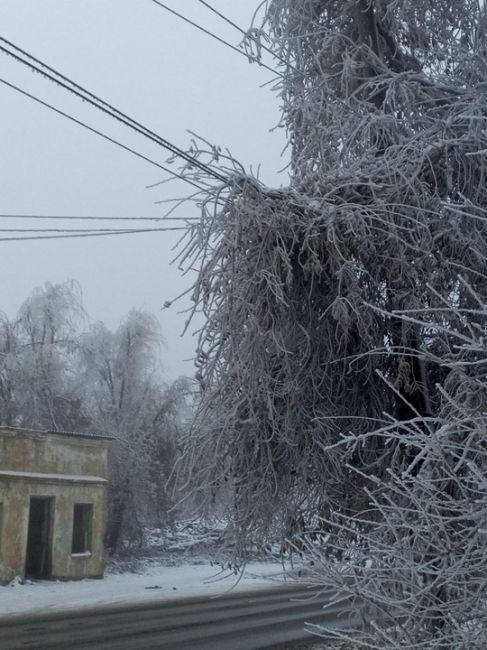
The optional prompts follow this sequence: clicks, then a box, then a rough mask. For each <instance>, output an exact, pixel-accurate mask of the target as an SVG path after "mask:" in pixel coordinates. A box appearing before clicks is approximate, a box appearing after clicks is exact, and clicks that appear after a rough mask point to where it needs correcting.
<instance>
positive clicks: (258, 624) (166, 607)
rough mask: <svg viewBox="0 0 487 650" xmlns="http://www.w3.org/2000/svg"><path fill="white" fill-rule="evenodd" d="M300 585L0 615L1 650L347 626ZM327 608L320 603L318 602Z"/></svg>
mask: <svg viewBox="0 0 487 650" xmlns="http://www.w3.org/2000/svg"><path fill="white" fill-rule="evenodd" d="M336 600H337V599H334V598H332V596H331V594H330V592H328V593H326V592H323V593H320V594H318V595H317V593H316V590H314V591H313V590H312V589H309V588H307V587H305V586H296V585H295V586H293V587H287V586H286V587H274V588H272V589H260V590H258V591H252V592H249V591H247V592H240V593H231V592H230V593H229V594H228V593H227V594H225V595H222V596H218V597H208V596H206V597H198V598H189V599H188V598H186V599H181V600H169V601H160V602H151V603H144V604H141V603H137V604H134V605H126V604H124V605H123V606H120V605H117V606H114V605H107V606H103V607H97V608H96V609H82V610H80V611H77V612H76V611H74V612H73V611H65V612H57V613H49V614H36V615H32V614H29V615H18V616H12V617H10V618H7V617H5V618H3V619H0V650H26V649H30V650H88V649H89V650H159V649H161V650H256V649H257V648H272V647H273V646H275V647H279V646H280V647H282V645H283V644H291V643H293V642H296V643H298V642H302V641H311V640H312V639H313V638H314V637H313V636H312V635H311V634H310V633H309V632H307V631H306V630H305V625H304V624H305V622H309V623H314V624H320V623H323V624H325V625H330V626H333V627H336V626H340V627H346V626H347V615H343V614H342V611H343V609H344V603H343V601H341V602H334V601H336ZM325 605H326V608H325V609H324V606H325Z"/></svg>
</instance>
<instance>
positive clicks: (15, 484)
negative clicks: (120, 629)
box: [0, 428, 109, 583]
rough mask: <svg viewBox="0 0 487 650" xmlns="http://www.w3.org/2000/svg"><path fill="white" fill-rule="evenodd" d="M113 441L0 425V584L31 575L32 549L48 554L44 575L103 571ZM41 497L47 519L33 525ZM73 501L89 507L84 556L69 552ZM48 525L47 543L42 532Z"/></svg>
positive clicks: (78, 576) (72, 575) (65, 576)
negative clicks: (33, 504)
mask: <svg viewBox="0 0 487 650" xmlns="http://www.w3.org/2000/svg"><path fill="white" fill-rule="evenodd" d="M108 442H109V441H108V439H103V438H95V437H90V436H83V435H74V434H65V435H64V434H61V433H55V434H54V433H48V432H40V431H25V430H23V431H19V430H12V429H2V428H0V504H1V512H2V515H1V517H0V583H7V582H9V581H10V580H12V579H13V578H14V577H15V576H21V577H25V576H26V567H27V566H31V565H32V564H34V565H35V564H36V559H37V558H36V557H30V558H28V554H29V553H30V555H31V556H32V555H34V556H35V554H36V553H37V554H41V553H47V554H48V559H49V562H48V565H49V569H48V572H47V573H46V574H45V575H44V574H43V576H42V577H47V578H52V579H62V580H70V579H81V578H87V577H90V578H97V577H102V576H103V569H104V548H103V538H104V534H105V525H106V476H107V445H108ZM39 497H43V498H49V499H50V501H49V504H50V506H49V512H50V516H49V521H48V522H47V523H45V522H42V523H35V522H34V523H33V522H32V514H30V512H31V500H32V499H33V498H34V499H35V498H39ZM75 504H86V505H87V506H88V507H89V506H91V508H90V510H89V512H90V521H89V530H87V531H85V533H84V537H83V543H84V544H86V548H85V549H83V552H82V553H73V552H72V545H73V530H74V517H75V507H74V506H75ZM83 523H84V524H86V522H83ZM44 525H46V526H47V528H43V529H42V530H44V532H45V533H46V535H44V537H46V539H47V541H45V539H44V537H42V535H41V533H39V532H38V530H40V529H41V528H42V526H44ZM36 526H37V528H36ZM85 527H86V528H88V526H85ZM29 539H30V545H29V544H28V540H29ZM28 548H29V551H28ZM32 549H34V550H32Z"/></svg>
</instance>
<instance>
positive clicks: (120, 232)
mask: <svg viewBox="0 0 487 650" xmlns="http://www.w3.org/2000/svg"><path fill="white" fill-rule="evenodd" d="M167 230H187V229H186V228H183V227H179V228H140V229H137V230H135V229H131V230H114V231H110V232H82V233H66V234H60V235H32V236H31V235H28V236H26V237H0V242H2V241H33V240H38V239H75V238H79V237H113V236H117V235H133V234H135V233H147V232H165V231H167Z"/></svg>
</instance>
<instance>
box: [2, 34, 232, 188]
mask: <svg viewBox="0 0 487 650" xmlns="http://www.w3.org/2000/svg"><path fill="white" fill-rule="evenodd" d="M0 41H2V42H3V43H5V44H7V45H8V46H9V47H10V48H13V49H14V50H16V52H20V53H21V54H22V55H23V56H25V57H27V59H30V60H26V59H25V58H23V57H22V56H20V55H19V54H17V53H16V52H12V51H11V50H9V49H8V48H7V47H5V46H4V45H0V51H2V52H4V54H7V55H8V56H10V57H12V58H13V59H15V60H16V61H17V62H19V63H21V64H23V65H25V66H27V67H29V68H30V69H31V70H33V71H35V72H38V73H39V74H41V75H42V76H43V77H45V78H46V79H49V80H50V81H52V82H54V83H55V84H57V85H58V86H61V87H62V88H64V89H65V90H67V91H68V92H70V93H72V94H74V95H76V96H77V97H79V98H81V99H82V100H83V101H86V102H88V103H89V104H91V105H92V106H94V107H95V108H97V109H98V110H100V111H102V112H104V113H105V114H107V115H109V116H111V117H113V118H114V119H116V120H118V121H119V122H121V123H122V124H125V125H126V126H128V127H129V128H131V129H133V130H134V131H136V132H137V133H139V134H141V135H143V136H144V137H146V138H148V139H149V140H151V141H152V142H155V143H156V144H158V145H160V146H162V147H164V148H165V149H166V150H167V151H169V152H170V153H172V154H173V155H175V156H178V157H179V158H182V159H183V160H185V161H186V162H187V163H188V164H189V165H194V166H195V167H198V168H199V169H201V170H202V171H204V172H205V173H206V174H208V175H209V176H212V177H213V178H215V179H216V180H219V181H221V182H226V181H227V178H226V177H225V176H223V175H222V174H220V173H219V172H217V171H215V170H214V169H213V168H212V167H209V166H208V165H206V164H205V163H202V162H201V161H200V160H198V159H197V158H195V157H194V156H191V155H190V154H188V153H186V152H185V151H183V150H182V149H180V148H179V147H178V146H177V145H174V144H172V143H171V142H169V140H166V139H165V138H163V137H162V136H160V135H158V134H157V133H155V132H154V131H151V130H150V129H149V128H147V127H146V126H144V125H142V124H140V123H139V122H137V121H136V120H134V119H133V118H131V117H129V116H128V115H126V114H125V113H123V112H122V111H120V110H119V109H117V108H115V107H114V106H112V105H111V104H109V103H108V102H106V101H105V100H103V99H101V98H99V97H97V95H95V94H93V93H91V92H90V91H88V90H86V89H85V88H83V86H80V85H79V84H77V83H76V82H74V81H72V80H71V79H70V78H69V77H67V76H65V75H63V74H62V73H60V72H58V71H57V70H55V69H54V68H52V67H51V66H48V65H47V64H45V63H44V62H43V61H41V60H40V59H38V58H37V57H35V56H33V55H32V54H30V53H29V52H27V51H26V50H24V49H22V48H20V47H18V46H17V45H15V44H14V43H12V42H11V41H9V40H7V39H6V38H4V37H3V36H0ZM36 64H37V65H36ZM39 66H41V67H39ZM51 73H52V74H51ZM165 171H166V172H169V173H171V174H173V175H177V176H178V177H179V178H181V175H180V174H176V173H175V172H173V171H172V170H170V169H169V168H165ZM183 178H184V177H183Z"/></svg>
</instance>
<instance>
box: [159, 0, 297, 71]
mask: <svg viewBox="0 0 487 650" xmlns="http://www.w3.org/2000/svg"><path fill="white" fill-rule="evenodd" d="M152 2H153V3H154V4H156V5H158V6H159V7H161V8H162V9H165V10H166V11H169V13H171V14H173V15H174V16H177V17H178V18H180V19H181V20H184V22H186V23H188V24H189V25H192V26H193V27H196V29H199V30H200V32H203V33H204V34H207V35H208V36H211V38H214V39H215V40H216V41H218V42H219V43H222V44H223V45H226V46H227V47H230V48H231V49H232V50H234V52H238V53H239V54H241V55H242V56H244V57H245V58H246V59H247V61H255V63H257V65H259V66H260V67H261V68H266V69H267V70H269V71H270V72H272V74H274V75H276V76H277V77H282V78H284V75H283V74H281V73H280V72H278V71H277V70H274V69H273V68H271V67H270V66H268V65H266V64H265V63H262V61H259V60H258V59H256V58H255V57H253V56H251V55H249V54H246V53H245V52H244V51H243V50H241V49H239V48H238V47H236V46H235V45H232V44H231V43H229V42H228V41H226V40H225V39H223V38H220V36H217V35H216V34H214V33H213V32H210V30H208V29H205V28H204V27H202V26H201V25H198V23H195V22H194V21H193V20H191V19H190V18H187V17H186V16H183V14H180V13H178V12H177V11H175V10H174V9H171V8H170V7H168V6H167V5H165V4H164V3H163V2H160V1H159V0H152Z"/></svg>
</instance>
